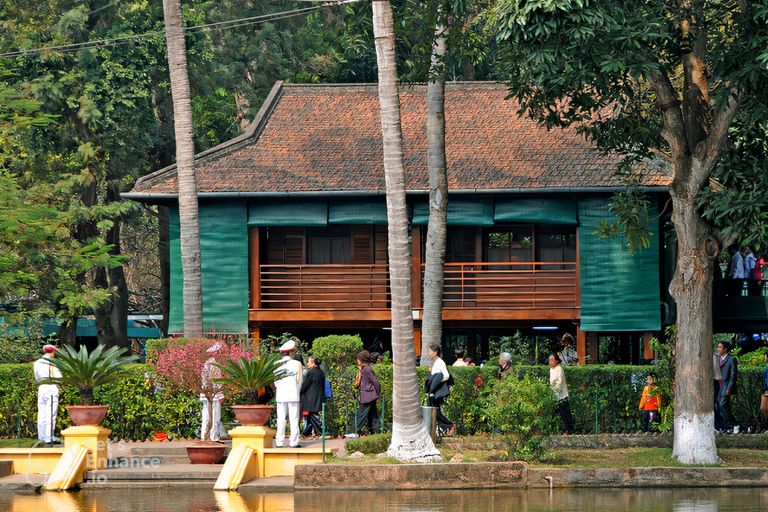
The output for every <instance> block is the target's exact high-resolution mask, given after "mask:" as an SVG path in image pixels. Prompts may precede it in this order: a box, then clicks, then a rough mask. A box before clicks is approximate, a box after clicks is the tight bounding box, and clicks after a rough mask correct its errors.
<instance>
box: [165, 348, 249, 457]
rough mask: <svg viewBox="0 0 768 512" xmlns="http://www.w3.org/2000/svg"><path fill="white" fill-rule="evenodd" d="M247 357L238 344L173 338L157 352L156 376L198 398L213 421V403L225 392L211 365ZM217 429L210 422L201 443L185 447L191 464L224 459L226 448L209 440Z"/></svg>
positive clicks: (215, 369)
mask: <svg viewBox="0 0 768 512" xmlns="http://www.w3.org/2000/svg"><path fill="white" fill-rule="evenodd" d="M248 355H250V354H249V352H248V351H247V350H246V349H245V348H244V347H243V346H241V345H240V344H233V345H231V346H230V345H227V344H226V343H224V342H222V341H216V340H211V339H184V338H176V339H175V340H174V343H168V344H166V345H165V347H164V348H163V349H161V350H160V351H159V352H158V354H157V360H156V362H155V372H156V373H157V375H158V376H160V377H163V378H164V379H165V380H166V382H167V383H168V385H172V386H178V387H180V388H182V389H185V390H187V391H190V392H192V393H195V394H198V395H199V396H200V398H201V399H202V400H203V401H204V403H205V405H204V406H205V407H207V408H208V409H207V413H208V414H207V417H208V418H211V419H212V418H213V406H214V405H213V404H214V399H215V398H216V397H217V395H218V396H220V393H222V391H223V390H224V385H223V384H220V383H217V382H215V380H216V377H220V376H221V371H220V370H219V369H218V368H217V367H216V366H214V364H215V363H216V362H218V361H226V360H228V359H231V358H233V357H234V358H236V357H246V356H248ZM216 428H218V424H215V423H214V421H209V422H208V427H207V428H205V429H201V432H200V437H201V440H200V441H195V442H193V443H191V444H189V445H187V455H188V456H189V458H190V460H191V461H192V463H193V464H215V463H217V462H219V461H220V460H221V458H222V457H223V456H224V450H225V446H224V445H223V444H221V443H218V442H215V441H212V440H211V434H212V433H213V432H214V429H216ZM214 437H215V436H214Z"/></svg>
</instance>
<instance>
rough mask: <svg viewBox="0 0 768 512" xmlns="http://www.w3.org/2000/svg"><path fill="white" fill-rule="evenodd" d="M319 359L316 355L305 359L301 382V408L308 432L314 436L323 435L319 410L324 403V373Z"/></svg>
mask: <svg viewBox="0 0 768 512" xmlns="http://www.w3.org/2000/svg"><path fill="white" fill-rule="evenodd" d="M320 364H321V361H320V359H319V358H317V357H310V358H309V359H308V360H307V376H306V377H305V379H304V382H302V383H301V390H300V394H301V404H302V405H301V409H302V411H306V412H307V421H308V423H309V425H310V433H311V431H314V435H315V436H321V435H323V424H322V422H321V421H320V414H319V412H320V411H321V410H322V409H323V403H325V374H324V373H323V370H321V369H320Z"/></svg>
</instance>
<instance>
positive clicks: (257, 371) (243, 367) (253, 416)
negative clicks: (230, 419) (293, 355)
mask: <svg viewBox="0 0 768 512" xmlns="http://www.w3.org/2000/svg"><path fill="white" fill-rule="evenodd" d="M281 358H282V355H280V354H264V355H262V356H259V357H253V358H248V357H239V358H238V359H237V360H234V359H230V360H228V361H227V362H226V363H225V364H219V363H214V366H215V367H216V368H218V369H220V370H221V371H222V372H223V373H224V374H226V376H225V377H219V378H215V379H213V381H214V382H216V383H218V384H224V385H227V386H229V387H231V388H233V389H236V390H238V391H239V392H241V393H242V394H243V399H244V401H245V405H232V406H230V407H231V408H232V410H233V411H234V413H235V418H237V421H239V422H240V423H241V424H242V425H247V426H259V427H260V426H262V425H264V423H266V422H267V420H268V419H269V415H270V414H271V413H272V409H274V408H275V407H274V406H273V405H266V404H259V392H260V391H261V390H262V389H263V390H266V389H267V388H268V387H269V386H270V385H272V384H273V383H274V382H275V381H276V380H279V379H281V378H283V373H284V370H282V369H281V368H276V367H275V364H276V363H277V362H278V361H280V359H281Z"/></svg>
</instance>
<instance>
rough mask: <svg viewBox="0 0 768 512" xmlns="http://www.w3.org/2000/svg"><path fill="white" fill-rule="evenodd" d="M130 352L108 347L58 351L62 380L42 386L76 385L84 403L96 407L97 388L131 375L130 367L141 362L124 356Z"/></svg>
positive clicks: (49, 380)
mask: <svg viewBox="0 0 768 512" xmlns="http://www.w3.org/2000/svg"><path fill="white" fill-rule="evenodd" d="M126 352H127V349H125V348H120V347H110V348H108V349H107V350H104V345H99V346H97V347H96V348H95V349H94V350H93V351H92V352H89V351H88V349H87V348H86V347H85V346H84V345H83V346H81V347H80V350H76V349H75V348H74V347H72V346H71V345H65V346H64V347H62V348H61V349H59V350H58V351H57V352H56V357H55V358H51V363H53V365H55V366H56V368H58V369H59V371H60V372H61V377H49V378H47V379H45V380H43V381H42V383H43V384H58V385H70V386H74V387H76V388H77V390H78V394H79V395H80V403H81V404H82V405H93V399H94V396H93V390H94V388H96V387H99V386H103V385H104V384H109V383H112V382H116V381H119V380H121V379H122V378H124V377H125V376H126V375H127V374H128V370H127V368H126V365H127V364H130V363H132V362H134V361H136V360H137V359H138V357H136V356H124V354H125V353H126Z"/></svg>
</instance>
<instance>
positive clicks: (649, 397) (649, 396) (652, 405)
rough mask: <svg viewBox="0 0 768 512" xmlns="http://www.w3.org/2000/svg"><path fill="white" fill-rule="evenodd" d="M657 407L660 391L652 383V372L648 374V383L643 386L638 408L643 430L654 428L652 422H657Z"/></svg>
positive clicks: (659, 403) (658, 407) (659, 400)
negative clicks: (641, 416)
mask: <svg viewBox="0 0 768 512" xmlns="http://www.w3.org/2000/svg"><path fill="white" fill-rule="evenodd" d="M659 409H661V392H660V390H659V388H658V386H656V385H655V384H654V383H653V374H650V375H648V385H647V386H645V388H643V396H642V398H640V410H641V411H643V432H650V431H652V430H654V425H653V424H654V423H659V421H660V420H661V418H660V417H659Z"/></svg>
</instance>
